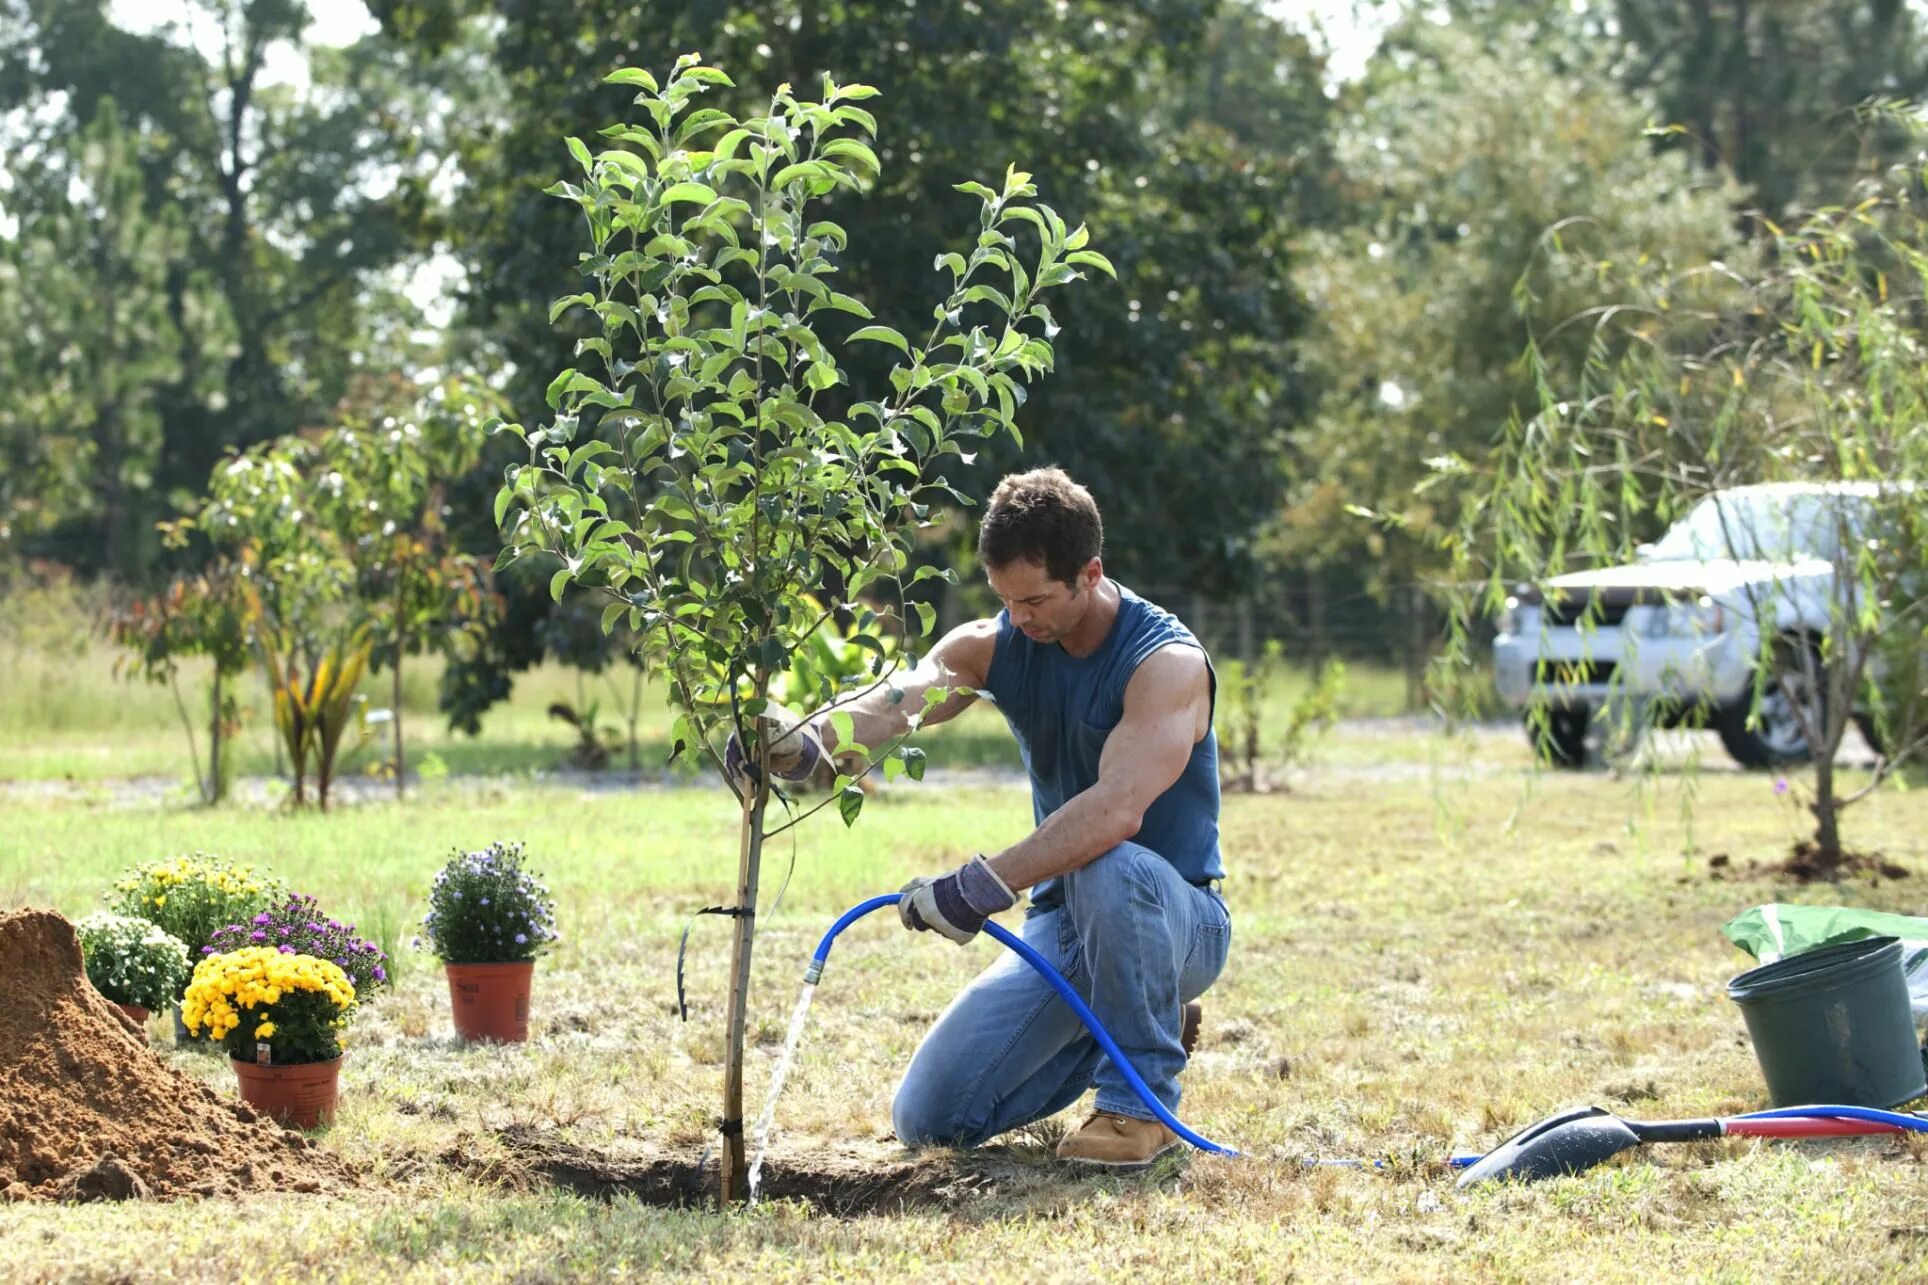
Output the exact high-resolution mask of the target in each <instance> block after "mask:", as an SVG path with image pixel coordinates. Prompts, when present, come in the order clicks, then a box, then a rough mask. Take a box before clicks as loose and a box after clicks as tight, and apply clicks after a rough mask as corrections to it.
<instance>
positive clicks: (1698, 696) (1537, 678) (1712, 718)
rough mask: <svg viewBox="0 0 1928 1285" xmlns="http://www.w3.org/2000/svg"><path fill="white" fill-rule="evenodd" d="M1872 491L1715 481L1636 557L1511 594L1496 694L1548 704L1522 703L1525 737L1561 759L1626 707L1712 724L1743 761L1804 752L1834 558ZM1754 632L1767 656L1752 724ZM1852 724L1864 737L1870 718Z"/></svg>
mask: <svg viewBox="0 0 1928 1285" xmlns="http://www.w3.org/2000/svg"><path fill="white" fill-rule="evenodd" d="M1878 494H1879V492H1878V490H1877V489H1876V487H1875V485H1874V484H1848V483H1844V484H1829V485H1820V484H1798V483H1783V484H1776V485H1764V486H1745V487H1737V488H1734V489H1732V490H1727V491H1718V492H1715V493H1713V494H1710V495H1708V496H1706V497H1705V498H1703V499H1702V500H1701V501H1700V502H1699V503H1698V504H1697V505H1695V506H1694V508H1693V509H1692V510H1691V511H1689V512H1688V514H1687V515H1686V517H1684V518H1682V519H1681V520H1680V521H1679V522H1678V523H1676V524H1675V525H1674V526H1673V527H1672V528H1671V529H1670V530H1669V531H1668V532H1667V534H1666V535H1665V536H1664V537H1662V539H1661V540H1660V541H1659V542H1658V543H1657V544H1653V545H1648V546H1643V547H1642V549H1641V556H1640V559H1639V561H1637V562H1635V563H1633V564H1631V565H1629V566H1623V567H1607V568H1603V569H1600V570H1594V571H1582V572H1577V573H1575V574H1572V575H1564V576H1558V577H1556V578H1554V579H1552V580H1550V581H1548V582H1547V583H1546V585H1545V586H1544V587H1543V589H1542V590H1540V591H1539V592H1533V591H1529V590H1525V589H1523V590H1521V592H1520V593H1519V594H1518V595H1517V596H1516V597H1514V598H1511V599H1508V601H1507V608H1506V612H1505V615H1504V617H1503V618H1502V620H1501V621H1500V631H1499V637H1498V639H1497V640H1496V641H1495V642H1494V644H1493V665H1494V677H1495V680H1496V684H1497V686H1498V688H1499V692H1500V695H1501V697H1502V698H1503V699H1504V700H1506V701H1507V702H1508V703H1509V704H1510V705H1512V706H1514V707H1516V708H1521V709H1528V710H1531V709H1532V708H1534V707H1536V706H1542V705H1543V706H1544V717H1538V718H1536V717H1534V716H1532V714H1531V713H1529V716H1528V718H1527V725H1528V734H1529V736H1531V738H1532V739H1533V741H1534V742H1535V744H1536V746H1537V747H1538V749H1539V751H1540V753H1541V755H1542V757H1543V758H1545V759H1546V760H1547V761H1548V762H1551V763H1553V764H1556V765H1558V766H1562V767H1579V766H1581V765H1583V764H1584V763H1585V762H1586V760H1587V754H1588V745H1589V742H1590V739H1591V738H1593V737H1594V736H1595V735H1596V734H1597V733H1599V732H1600V730H1601V728H1600V723H1601V721H1602V720H1599V719H1597V718H1596V715H1598V714H1599V712H1600V711H1601V710H1602V709H1603V708H1604V707H1606V706H1608V705H1609V704H1610V703H1625V702H1631V708H1632V709H1633V711H1634V712H1635V714H1636V717H1637V719H1638V720H1639V724H1640V725H1641V726H1643V727H1644V726H1662V727H1666V726H1679V725H1682V724H1688V723H1693V724H1696V725H1703V726H1711V727H1713V728H1714V729H1715V730H1716V731H1718V732H1719V734H1720V738H1721V743H1722V744H1723V745H1725V746H1726V748H1727V752H1728V753H1729V754H1731V755H1732V756H1733V757H1734V759H1735V760H1736V761H1737V762H1739V763H1740V764H1742V765H1743V766H1745V767H1771V766H1775V765H1777V764H1785V763H1798V762H1803V761H1805V760H1806V759H1807V758H1808V756H1809V751H1808V737H1807V731H1806V729H1807V727H1812V726H1819V725H1820V724H1819V717H1818V716H1819V713H1820V702H1821V701H1822V700H1824V699H1825V685H1824V684H1823V683H1820V682H1818V681H1817V678H1818V677H1819V667H1818V665H1817V664H1816V662H1815V659H1814V657H1815V656H1816V654H1817V649H1818V646H1819V643H1820V640H1821V639H1822V638H1823V637H1824V636H1826V634H1827V632H1828V630H1829V620H1830V613H1831V612H1832V611H1835V610H1837V609H1838V608H1837V607H1836V605H1835V603H1834V597H1835V588H1836V586H1835V583H1834V576H1835V565H1836V559H1837V557H1838V556H1839V550H1840V548H1841V545H1842V543H1843V541H1844V539H1851V538H1853V535H1854V533H1855V532H1858V531H1865V530H1867V521H1866V518H1867V514H1868V512H1869V511H1870V510H1872V509H1873V507H1874V504H1873V501H1874V498H1875V497H1876V496H1877V495H1878ZM1763 637H1766V638H1767V639H1769V640H1770V642H1771V647H1770V648H1769V650H1768V653H1767V654H1770V655H1772V656H1773V657H1774V660H1775V663H1773V664H1772V666H1771V668H1770V672H1769V673H1768V674H1767V675H1766V677H1765V679H1764V681H1763V684H1762V694H1761V703H1760V707H1759V709H1758V711H1757V717H1756V718H1755V719H1754V720H1753V726H1751V727H1750V726H1749V725H1748V724H1749V719H1748V712H1749V710H1750V708H1751V707H1752V706H1753V697H1754V685H1755V679H1754V675H1755V667H1756V664H1757V662H1759V661H1760V659H1761V657H1762V656H1763V654H1764V653H1763V649H1762V646H1761V642H1762V639H1763ZM1797 707H1799V708H1802V709H1805V710H1806V711H1807V713H1808V716H1809V717H1808V720H1807V721H1806V722H1805V724H1804V720H1803V718H1802V716H1801V715H1800V714H1799V713H1797ZM1856 722H1857V723H1858V724H1859V725H1860V726H1861V728H1862V731H1863V734H1864V735H1866V736H1868V738H1869V740H1870V741H1871V742H1872V741H1873V739H1874V738H1873V735H1872V733H1873V728H1872V725H1871V723H1870V722H1869V720H1868V719H1867V717H1866V716H1865V715H1864V714H1862V713H1860V712H1857V713H1856Z"/></svg>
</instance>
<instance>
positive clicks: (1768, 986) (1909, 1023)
mask: <svg viewBox="0 0 1928 1285" xmlns="http://www.w3.org/2000/svg"><path fill="white" fill-rule="evenodd" d="M1727 997H1728V998H1729V999H1731V1000H1733V1001H1734V1002H1735V1003H1736V1004H1738V1005H1740V1009H1741V1015H1742V1016H1743V1017H1744V1018H1746V1019H1747V1033H1748V1035H1749V1036H1750V1037H1751V1038H1752V1039H1753V1041H1754V1056H1755V1057H1756V1059H1758V1060H1759V1062H1760V1064H1761V1074H1762V1076H1763V1077H1765V1079H1766V1080H1767V1092H1768V1096H1769V1097H1770V1098H1772V1099H1773V1101H1774V1105H1775V1106H1777V1107H1779V1106H1799V1105H1802V1104H1805V1103H1809V1102H1838V1103H1845V1104H1847V1105H1850V1106H1866V1107H1892V1106H1899V1105H1900V1104H1901V1103H1903V1102H1907V1101H1909V1100H1910V1099H1912V1098H1916V1097H1919V1096H1921V1094H1922V1093H1924V1092H1928V1076H1924V1074H1923V1068H1922V1056H1921V1049H1920V1047H1919V1046H1918V1045H1917V1044H1916V1043H1915V1022H1914V1014H1913V1011H1912V1010H1911V1009H1910V1007H1909V1004H1908V979H1907V976H1906V975H1905V974H1904V973H1903V972H1902V968H1901V942H1900V941H1899V940H1898V939H1896V938H1893V937H1869V938H1865V939H1863V940H1861V941H1850V942H1838V943H1836V944H1834V945H1831V946H1819V947H1816V948H1815V949H1813V950H1806V951H1802V952H1801V953H1800V954H1798V955H1789V956H1788V957H1787V958H1785V959H1780V960H1776V961H1775V962H1774V963H1771V964H1763V965H1761V966H1760V967H1759V968H1751V969H1749V970H1748V971H1747V972H1744V973H1742V974H1741V975H1740V976H1738V977H1736V978H1734V979H1733V980H1732V981H1730V982H1729V983H1727Z"/></svg>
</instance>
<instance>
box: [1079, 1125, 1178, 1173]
mask: <svg viewBox="0 0 1928 1285" xmlns="http://www.w3.org/2000/svg"><path fill="white" fill-rule="evenodd" d="M1177 1145H1178V1135H1177V1134H1175V1133H1173V1132H1172V1131H1171V1130H1170V1129H1167V1128H1166V1127H1165V1126H1164V1125H1163V1124H1160V1123H1159V1122H1158V1121H1156V1120H1134V1119H1132V1118H1131V1117H1130V1116H1126V1115H1113V1114H1111V1112H1109V1111H1093V1112H1092V1113H1091V1118H1090V1119H1088V1120H1086V1121H1085V1122H1084V1124H1083V1125H1081V1126H1079V1128H1078V1131H1077V1132H1076V1133H1073V1134H1069V1135H1067V1136H1066V1137H1065V1139H1064V1141H1062V1142H1060V1143H1059V1144H1058V1159H1060V1160H1075V1161H1077V1162H1078V1163H1080V1164H1087V1165H1105V1166H1107V1167H1109V1168H1113V1169H1139V1168H1143V1167H1144V1166H1145V1165H1148V1164H1150V1163H1151V1162H1152V1161H1154V1160H1156V1159H1157V1158H1158V1157H1159V1156H1162V1155H1164V1154H1165V1153H1166V1152H1167V1151H1170V1150H1171V1149H1172V1148H1173V1147H1175V1146H1177Z"/></svg>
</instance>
